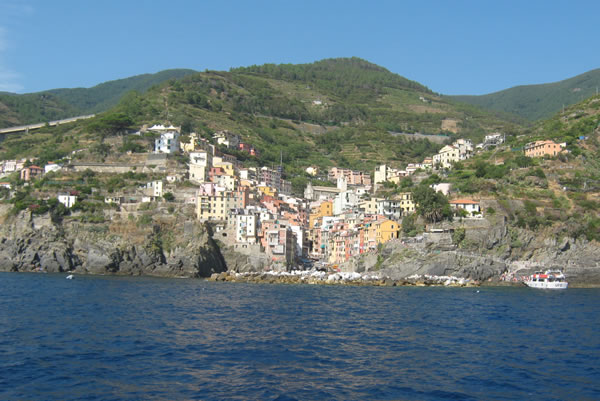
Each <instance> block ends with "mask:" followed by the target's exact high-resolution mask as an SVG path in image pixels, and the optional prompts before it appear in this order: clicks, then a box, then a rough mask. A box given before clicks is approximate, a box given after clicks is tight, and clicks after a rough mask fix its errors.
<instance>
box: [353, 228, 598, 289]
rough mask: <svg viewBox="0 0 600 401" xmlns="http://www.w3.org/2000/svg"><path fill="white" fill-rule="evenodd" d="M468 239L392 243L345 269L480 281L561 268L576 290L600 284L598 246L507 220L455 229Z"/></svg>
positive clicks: (444, 236)
mask: <svg viewBox="0 0 600 401" xmlns="http://www.w3.org/2000/svg"><path fill="white" fill-rule="evenodd" d="M459 226H462V227H463V228H465V238H464V239H463V240H462V241H460V242H459V243H454V242H456V241H454V242H453V239H452V235H451V234H450V233H425V234H423V235H421V236H419V237H416V238H407V239H404V240H394V241H390V242H388V243H387V244H385V246H384V247H383V248H382V249H381V250H380V251H379V252H378V253H371V254H364V255H362V256H361V257H360V258H356V259H354V260H351V261H350V262H348V263H345V264H343V265H342V266H341V268H342V270H343V271H347V272H377V273H378V274H380V275H384V276H388V277H390V278H392V279H402V278H406V277H410V276H414V275H432V276H456V277H464V278H467V279H472V280H477V281H479V282H487V281H492V282H497V281H500V280H501V279H506V280H510V279H512V278H513V277H517V278H518V277H521V276H525V275H528V274H530V273H532V272H533V271H535V270H544V269H557V268H558V269H561V270H563V271H564V273H565V274H566V275H567V277H568V280H569V283H570V284H572V285H575V286H597V285H600V244H598V243H597V242H595V241H587V240H586V239H585V238H578V239H574V238H570V237H565V236H560V235H558V234H556V233H554V232H552V231H551V230H549V231H545V232H537V233H534V232H531V231H528V230H523V229H518V228H515V227H512V226H510V225H509V224H508V223H507V221H506V219H504V218H497V219H491V220H485V219H478V220H475V221H464V222H460V223H459V224H455V227H459Z"/></svg>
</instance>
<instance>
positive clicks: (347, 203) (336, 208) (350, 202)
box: [333, 191, 360, 216]
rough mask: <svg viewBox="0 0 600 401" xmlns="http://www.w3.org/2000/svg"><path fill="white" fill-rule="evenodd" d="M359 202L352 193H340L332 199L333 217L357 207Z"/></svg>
mask: <svg viewBox="0 0 600 401" xmlns="http://www.w3.org/2000/svg"><path fill="white" fill-rule="evenodd" d="M359 202H360V196H358V195H357V194H356V193H355V192H354V191H343V192H340V193H339V194H338V195H337V196H336V197H335V198H334V199H333V215H334V216H337V215H340V214H342V213H343V212H344V211H346V210H350V209H352V208H354V207H356V206H358V204H359Z"/></svg>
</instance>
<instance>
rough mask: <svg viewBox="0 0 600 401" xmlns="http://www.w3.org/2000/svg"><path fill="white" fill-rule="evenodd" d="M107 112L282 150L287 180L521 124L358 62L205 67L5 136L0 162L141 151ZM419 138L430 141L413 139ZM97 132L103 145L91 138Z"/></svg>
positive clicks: (407, 156) (363, 166)
mask: <svg viewBox="0 0 600 401" xmlns="http://www.w3.org/2000/svg"><path fill="white" fill-rule="evenodd" d="M122 117H123V119H122ZM113 118H114V119H116V120H123V121H126V120H127V119H131V122H130V126H131V127H132V128H139V127H140V126H142V125H144V124H154V123H161V124H164V123H172V124H175V125H178V126H182V127H183V132H184V133H188V132H191V131H196V132H198V133H200V134H201V135H202V136H204V137H206V138H212V134H213V133H214V132H215V131H218V130H230V131H232V132H236V133H238V134H240V135H241V136H242V138H243V140H244V141H245V142H248V143H250V144H252V145H253V146H254V147H256V148H257V149H258V151H259V152H260V155H259V157H258V158H256V157H249V156H248V155H247V154H244V153H236V152H234V153H235V154H236V155H237V156H238V158H239V159H240V160H242V161H244V162H246V163H247V164H254V165H267V166H270V165H274V164H278V163H279V161H280V157H281V156H282V157H283V163H284V164H285V171H286V173H287V174H288V177H301V176H303V172H304V169H305V168H306V167H308V166H317V167H320V168H321V171H323V169H325V168H327V167H329V166H336V165H337V166H342V167H348V168H354V169H360V170H363V171H372V169H373V168H374V167H375V166H376V165H377V164H380V163H388V164H390V165H392V166H395V167H402V166H405V165H406V164H407V163H410V162H415V161H421V160H422V159H423V158H424V157H427V156H431V155H433V154H434V153H436V152H437V151H438V150H439V149H440V148H441V147H442V146H443V142H444V138H446V139H445V140H447V141H451V140H453V139H455V138H458V137H463V138H472V139H474V140H476V141H477V140H479V139H481V138H482V137H483V136H484V135H485V134H488V133H490V132H496V131H501V132H503V133H506V134H507V135H508V136H510V135H516V134H517V133H519V132H520V130H521V127H519V126H518V125H515V124H513V123H510V122H507V121H505V120H502V119H499V118H497V117H495V116H493V115H492V114H490V113H487V112H484V111H481V110H479V109H477V108H475V107H473V106H469V105H464V104H457V103H455V102H454V101H448V100H446V99H444V98H441V97H439V96H437V95H436V94H434V93H432V92H431V91H430V90H429V89H427V88H426V87H425V86H423V85H421V84H419V83H416V82H413V81H410V80H408V79H406V78H403V77H401V76H399V75H397V74H393V73H391V72H389V71H387V70H386V69H384V68H382V67H379V66H376V65H374V64H371V63H369V62H367V61H364V60H361V59H357V58H350V59H330V60H323V61H319V62H315V63H310V64H301V65H278V66H276V65H264V66H254V67H248V68H239V69H234V70H231V71H228V72H223V71H207V72H202V73H196V74H192V75H187V76H185V77H183V78H181V79H177V80H168V81H166V82H164V83H163V84H160V85H157V86H154V87H152V88H150V89H149V90H148V91H147V92H146V93H139V92H134V91H130V92H128V93H127V94H126V95H125V96H123V97H122V99H121V101H120V103H119V104H118V105H117V106H116V107H115V108H113V109H111V110H110V112H107V113H105V114H104V115H100V116H98V117H96V118H95V119H93V120H91V121H87V122H80V123H77V124H74V125H73V127H74V128H72V131H66V130H67V128H66V127H60V128H56V129H44V130H43V131H41V132H38V133H36V134H35V135H37V136H36V137H35V138H34V136H33V134H30V136H31V137H30V138H28V137H26V136H23V137H18V138H14V139H12V138H11V139H7V140H6V141H5V142H4V143H2V146H1V147H0V158H5V159H8V158H13V157H22V156H34V155H35V154H36V153H38V154H44V155H45V156H44V157H45V158H49V157H50V156H51V155H55V153H56V151H57V150H59V149H60V150H61V151H62V152H68V151H71V150H75V149H86V150H88V153H87V156H86V153H80V154H79V157H82V158H85V157H88V156H89V157H90V158H92V159H94V158H96V159H98V158H100V159H101V158H102V157H109V156H110V157H112V158H118V157H120V156H122V155H123V154H124V153H125V152H126V151H127V150H135V151H149V150H150V149H151V144H152V138H150V139H148V138H140V137H133V136H132V137H120V136H116V137H114V138H113V134H115V133H116V132H112V133H111V131H110V129H104V128H102V127H104V126H105V125H106V124H105V123H106V121H109V120H111V119H113ZM107 119H108V120H107ZM119 124H120V121H119ZM108 125H109V126H110V124H108ZM99 127H100V128H99ZM105 128H106V127H105ZM45 132H47V134H45ZM415 133H420V134H425V136H423V135H419V136H418V137H417V136H415V135H414V134H415ZM440 134H442V135H443V136H440ZM427 135H431V136H429V138H431V139H432V140H431V141H430V140H428V139H423V138H428V136H427ZM102 138H105V139H107V143H104V144H102V143H99V142H101V141H102ZM109 139H110V140H109ZM112 139H114V141H112ZM111 141H112V142H111ZM50 144H51V145H50ZM107 144H110V146H112V148H111V147H108V148H107V147H106V146H108V145H107ZM99 145H102V147H101V148H99V147H98V146H99ZM105 145H106V146H105ZM100 150H101V151H100ZM103 155H104V156H103Z"/></svg>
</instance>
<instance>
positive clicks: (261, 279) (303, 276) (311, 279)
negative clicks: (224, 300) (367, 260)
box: [208, 270, 480, 287]
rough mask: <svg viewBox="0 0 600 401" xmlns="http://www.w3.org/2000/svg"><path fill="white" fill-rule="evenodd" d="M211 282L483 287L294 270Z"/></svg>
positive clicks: (451, 280)
mask: <svg viewBox="0 0 600 401" xmlns="http://www.w3.org/2000/svg"><path fill="white" fill-rule="evenodd" d="M208 280H209V281H218V282H219V281H220V282H225V281H226V282H235V283H264V284H322V285H357V286H359V285H370V286H383V287H396V286H451V287H476V286H479V285H480V283H479V282H478V281H475V280H469V279H465V278H462V277H454V276H433V275H413V276H410V277H406V278H403V279H392V278H390V277H388V276H384V275H377V274H361V273H355V272H353V273H346V272H338V273H327V272H322V271H316V270H293V271H290V272H276V271H269V272H249V273H235V272H222V273H214V274H212V275H211V276H210V278H208Z"/></svg>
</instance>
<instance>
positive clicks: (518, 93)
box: [447, 68, 600, 121]
mask: <svg viewBox="0 0 600 401" xmlns="http://www.w3.org/2000/svg"><path fill="white" fill-rule="evenodd" d="M598 87H600V68H597V69H594V70H590V71H587V72H585V73H583V74H579V75H576V76H574V77H571V78H566V79H563V80H561V81H556V82H550V83H545V84H534V85H518V86H514V87H512V88H508V89H504V90H501V91H497V92H493V93H488V94H485V95H454V96H447V97H448V98H450V99H454V100H457V101H460V102H464V103H469V104H472V105H474V106H478V107H482V108H484V109H486V110H491V111H497V112H504V113H508V114H515V115H518V116H521V117H523V118H525V119H526V120H528V121H536V120H542V119H546V118H550V117H552V115H554V114H555V113H557V112H558V111H560V110H561V109H562V108H564V107H568V106H570V105H573V104H576V103H578V102H580V101H582V100H584V99H587V98H589V97H590V96H592V95H594V94H597V93H598V92H597V90H598Z"/></svg>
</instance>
